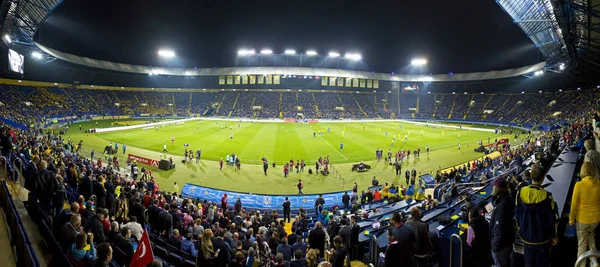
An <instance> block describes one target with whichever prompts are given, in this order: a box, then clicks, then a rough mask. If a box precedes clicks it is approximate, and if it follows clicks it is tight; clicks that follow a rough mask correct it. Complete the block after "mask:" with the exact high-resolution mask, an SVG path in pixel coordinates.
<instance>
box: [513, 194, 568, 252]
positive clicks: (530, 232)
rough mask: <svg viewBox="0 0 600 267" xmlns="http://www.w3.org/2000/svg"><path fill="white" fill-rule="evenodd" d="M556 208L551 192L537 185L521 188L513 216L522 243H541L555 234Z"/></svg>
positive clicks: (547, 240)
mask: <svg viewBox="0 0 600 267" xmlns="http://www.w3.org/2000/svg"><path fill="white" fill-rule="evenodd" d="M557 215H558V210H557V209H556V204H555V203H554V199H553V198H552V194H551V193H550V192H548V191H546V190H545V189H544V188H542V187H541V186H539V185H530V186H526V187H523V188H521V191H520V192H519V195H518V196H517V207H516V209H515V218H516V219H517V223H518V226H519V235H520V236H521V240H522V241H523V243H525V244H528V245H541V244H545V243H547V242H549V241H550V240H551V239H552V238H554V237H555V236H556V222H557V220H556V218H557Z"/></svg>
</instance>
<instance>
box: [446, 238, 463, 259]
mask: <svg viewBox="0 0 600 267" xmlns="http://www.w3.org/2000/svg"><path fill="white" fill-rule="evenodd" d="M452 238H456V239H458V243H459V244H460V265H459V266H460V267H462V264H463V242H462V239H461V238H460V236H459V235H457V234H453V235H452V236H450V264H448V266H450V267H452V254H453V250H452Z"/></svg>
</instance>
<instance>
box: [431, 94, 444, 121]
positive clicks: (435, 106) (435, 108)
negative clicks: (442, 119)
mask: <svg viewBox="0 0 600 267" xmlns="http://www.w3.org/2000/svg"><path fill="white" fill-rule="evenodd" d="M444 96H445V95H442V98H440V103H439V104H438V103H437V100H436V99H437V95H434V96H433V103H434V105H433V106H434V108H433V113H432V114H431V116H432V117H434V118H435V114H437V109H438V107H439V106H440V105H441V104H442V102H443V101H444Z"/></svg>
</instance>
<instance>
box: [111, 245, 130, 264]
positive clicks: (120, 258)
mask: <svg viewBox="0 0 600 267" xmlns="http://www.w3.org/2000/svg"><path fill="white" fill-rule="evenodd" d="M113 260H114V261H115V262H116V263H117V264H118V265H119V266H123V265H126V263H127V255H126V254H125V252H123V251H122V250H121V249H120V248H118V247H115V246H113Z"/></svg>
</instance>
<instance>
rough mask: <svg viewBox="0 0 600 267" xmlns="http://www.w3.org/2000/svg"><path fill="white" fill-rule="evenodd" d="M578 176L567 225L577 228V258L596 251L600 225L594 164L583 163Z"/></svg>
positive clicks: (598, 185) (599, 189) (598, 186)
mask: <svg viewBox="0 0 600 267" xmlns="http://www.w3.org/2000/svg"><path fill="white" fill-rule="evenodd" d="M586 147H587V141H586ZM591 151H594V150H591ZM589 152H590V151H588V153H589ZM587 155H588V154H587V153H586V158H587ZM579 174H580V176H581V177H583V178H582V179H581V181H579V182H577V183H576V184H575V188H574V189H573V196H572V199H571V214H570V215H569V224H570V225H575V227H576V228H577V240H578V243H579V246H578V249H577V258H579V257H581V255H582V254H583V253H585V252H586V251H588V250H592V251H594V250H597V248H596V240H595V237H594V231H595V230H596V228H597V226H598V223H600V205H599V204H598V203H600V182H599V181H598V178H597V177H596V176H594V174H597V173H596V172H595V166H594V164H593V163H592V162H584V163H583V165H582V166H581V171H580V173H579ZM584 265H585V263H584ZM594 265H597V263H592V264H591V265H590V266H594Z"/></svg>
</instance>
